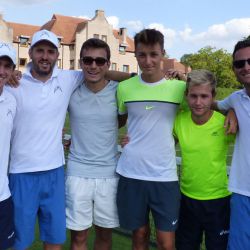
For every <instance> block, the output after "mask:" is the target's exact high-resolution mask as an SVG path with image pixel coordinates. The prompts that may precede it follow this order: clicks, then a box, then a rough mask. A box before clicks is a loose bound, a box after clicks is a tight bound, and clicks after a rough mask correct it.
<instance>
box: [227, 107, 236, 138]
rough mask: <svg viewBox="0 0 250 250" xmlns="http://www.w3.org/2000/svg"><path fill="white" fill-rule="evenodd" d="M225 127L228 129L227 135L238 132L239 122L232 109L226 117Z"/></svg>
mask: <svg viewBox="0 0 250 250" xmlns="http://www.w3.org/2000/svg"><path fill="white" fill-rule="evenodd" d="M224 127H225V128H226V134H227V135H228V134H236V132H237V131H238V120H237V116H236V114H235V112H234V110H233V109H230V110H229V111H228V113H227V115H226V119H225V122H224Z"/></svg>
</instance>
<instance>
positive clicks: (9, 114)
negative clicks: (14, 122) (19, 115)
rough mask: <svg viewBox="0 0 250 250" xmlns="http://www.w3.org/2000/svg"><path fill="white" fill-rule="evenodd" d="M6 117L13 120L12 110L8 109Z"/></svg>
mask: <svg viewBox="0 0 250 250" xmlns="http://www.w3.org/2000/svg"><path fill="white" fill-rule="evenodd" d="M6 115H7V117H8V116H11V117H12V118H13V113H12V111H11V109H8V111H7V114H6Z"/></svg>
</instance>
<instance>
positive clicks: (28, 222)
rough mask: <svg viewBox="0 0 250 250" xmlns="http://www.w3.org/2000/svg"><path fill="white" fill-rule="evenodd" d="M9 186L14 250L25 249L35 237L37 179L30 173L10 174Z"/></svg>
mask: <svg viewBox="0 0 250 250" xmlns="http://www.w3.org/2000/svg"><path fill="white" fill-rule="evenodd" d="M9 186H10V191H11V195H12V200H13V205H14V225H15V233H16V237H15V243H14V247H13V248H14V249H17V250H18V249H27V248H28V247H30V246H31V245H32V242H33V240H34V236H35V225H36V217H37V211H38V207H39V192H40V188H41V187H40V183H39V177H38V176H37V175H34V174H32V173H27V174H26V173H24V174H22V173H21V174H10V175H9Z"/></svg>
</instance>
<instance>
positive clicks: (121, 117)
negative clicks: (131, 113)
mask: <svg viewBox="0 0 250 250" xmlns="http://www.w3.org/2000/svg"><path fill="white" fill-rule="evenodd" d="M127 119H128V115H127V114H125V115H118V128H121V127H123V126H125V125H126V122H127Z"/></svg>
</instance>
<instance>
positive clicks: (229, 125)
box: [211, 101, 238, 134]
mask: <svg viewBox="0 0 250 250" xmlns="http://www.w3.org/2000/svg"><path fill="white" fill-rule="evenodd" d="M211 109H213V110H215V111H218V112H220V113H222V114H223V115H225V116H226V118H225V122H224V127H225V128H226V134H236V133H237V131H238V119H237V116H236V113H235V111H234V109H232V108H231V109H229V110H221V109H219V106H218V102H217V101H214V102H213V104H212V106H211Z"/></svg>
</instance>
